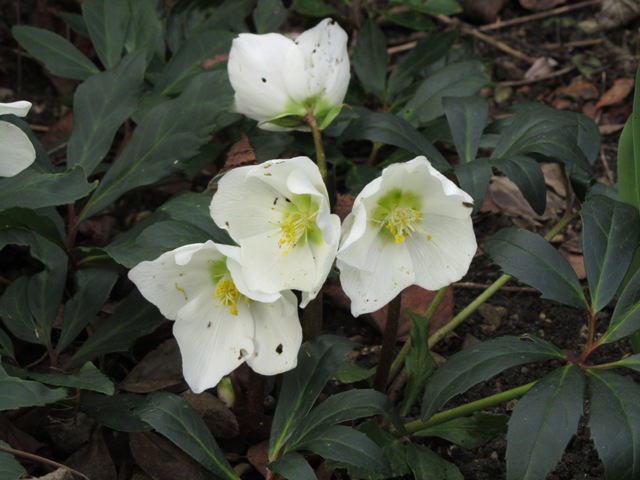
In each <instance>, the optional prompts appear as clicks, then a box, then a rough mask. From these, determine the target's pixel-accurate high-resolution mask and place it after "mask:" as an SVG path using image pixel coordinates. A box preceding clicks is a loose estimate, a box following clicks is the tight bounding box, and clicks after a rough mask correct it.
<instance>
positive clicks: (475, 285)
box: [453, 282, 539, 293]
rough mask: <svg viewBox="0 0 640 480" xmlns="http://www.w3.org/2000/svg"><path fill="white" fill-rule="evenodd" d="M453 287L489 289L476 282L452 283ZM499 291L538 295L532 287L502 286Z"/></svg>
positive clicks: (485, 285)
mask: <svg viewBox="0 0 640 480" xmlns="http://www.w3.org/2000/svg"><path fill="white" fill-rule="evenodd" d="M453 286H454V287H455V288H466V289H468V290H485V289H486V288H487V287H489V285H487V284H484V283H477V282H458V283H454V284H453ZM500 290H502V291H503V292H516V293H519V292H522V293H525V292H526V293H538V292H539V290H536V289H535V288H533V287H516V286H509V285H507V286H504V287H502V288H501V289H500Z"/></svg>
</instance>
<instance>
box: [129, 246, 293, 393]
mask: <svg viewBox="0 0 640 480" xmlns="http://www.w3.org/2000/svg"><path fill="white" fill-rule="evenodd" d="M238 261H239V249H238V247H234V246H230V245H218V244H215V243H213V242H212V241H207V242H206V243H197V244H192V245H185V246H183V247H180V248H177V249H175V250H172V251H170V252H167V253H164V254H162V255H161V256H160V257H158V258H157V259H156V260H154V261H152V262H142V263H140V264H138V265H136V266H135V267H134V268H133V269H132V270H131V271H130V272H129V278H130V279H131V280H132V281H133V282H134V283H135V284H136V286H137V287H138V289H139V290H140V292H141V293H142V295H143V296H144V297H145V298H146V299H147V300H149V301H150V302H151V303H153V304H154V305H156V306H157V307H158V308H159V309H160V312H161V313H162V314H163V315H164V316H165V317H166V318H168V319H169V320H175V324H174V325H173V334H174V336H175V337H176V339H177V341H178V346H179V347H180V352H181V354H182V370H183V373H184V378H185V380H186V381H187V383H188V384H189V387H191V390H193V391H194V392H196V393H200V392H202V391H203V390H206V389H207V388H211V387H214V386H216V385H217V384H218V382H219V381H220V380H221V379H222V377H223V376H225V375H227V374H228V373H229V372H231V371H232V370H234V369H235V368H236V367H238V366H239V365H240V364H242V362H247V364H248V365H249V366H250V367H251V368H252V369H253V370H254V371H255V372H257V373H260V374H263V375H275V374H277V373H281V372H285V371H287V370H290V369H292V368H294V367H295V366H296V364H297V355H298V350H299V348H300V344H301V342H302V328H301V327H300V322H299V320H298V309H297V299H296V297H295V295H294V294H293V293H292V292H282V294H276V295H274V294H265V293H264V292H259V291H251V290H249V289H247V287H246V284H245V282H244V281H243V279H242V276H241V275H240V276H238V275H234V274H233V273H231V272H230V266H231V265H234V266H235V267H237V268H235V270H236V271H241V266H240V265H237V262H238Z"/></svg>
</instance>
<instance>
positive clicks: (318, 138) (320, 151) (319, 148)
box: [304, 112, 327, 183]
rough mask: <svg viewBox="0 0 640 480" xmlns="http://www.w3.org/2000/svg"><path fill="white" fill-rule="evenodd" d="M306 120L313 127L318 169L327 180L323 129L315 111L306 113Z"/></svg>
mask: <svg viewBox="0 0 640 480" xmlns="http://www.w3.org/2000/svg"><path fill="white" fill-rule="evenodd" d="M304 121H305V122H306V124H307V125H309V128H310V129H311V135H312V136H313V145H314V147H315V149H316V163H317V164H318V170H320V175H322V180H324V182H325V183H326V182H327V156H326V155H325V153H324V145H323V144H322V130H320V126H319V125H318V121H317V120H316V117H315V116H314V115H313V112H309V113H307V114H306V115H305V117H304Z"/></svg>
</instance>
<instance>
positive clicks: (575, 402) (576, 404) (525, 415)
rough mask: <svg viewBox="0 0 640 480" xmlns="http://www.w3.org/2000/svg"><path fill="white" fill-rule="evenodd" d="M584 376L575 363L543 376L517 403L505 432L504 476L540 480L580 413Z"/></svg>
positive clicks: (556, 458)
mask: <svg viewBox="0 0 640 480" xmlns="http://www.w3.org/2000/svg"><path fill="white" fill-rule="evenodd" d="M584 386H585V377H584V374H583V373H582V372H581V371H580V369H579V367H577V366H576V365H567V366H565V367H561V368H558V369H556V370H554V371H553V372H552V373H550V374H548V375H546V376H544V377H543V378H542V379H541V380H540V381H538V383H536V384H535V385H534V386H533V388H532V389H531V390H529V391H528V392H527V393H526V394H525V395H524V396H523V397H522V398H521V399H520V400H519V401H518V403H516V406H515V408H514V409H513V413H512V414H511V420H509V430H508V432H507V479H508V480H539V479H541V478H546V477H547V474H548V473H549V472H550V471H551V470H552V469H553V467H555V465H556V464H557V463H558V462H559V461H560V458H561V457H562V454H563V452H564V449H565V448H566V446H567V444H568V443H569V440H571V437H573V435H575V433H576V432H577V431H578V422H579V420H580V417H581V416H582V403H583V395H584Z"/></svg>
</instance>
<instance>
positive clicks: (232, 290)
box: [213, 279, 240, 315]
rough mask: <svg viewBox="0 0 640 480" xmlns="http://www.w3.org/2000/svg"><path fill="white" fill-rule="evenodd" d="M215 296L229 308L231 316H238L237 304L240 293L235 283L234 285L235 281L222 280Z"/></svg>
mask: <svg viewBox="0 0 640 480" xmlns="http://www.w3.org/2000/svg"><path fill="white" fill-rule="evenodd" d="M213 296H214V298H215V299H216V300H218V301H220V303H222V304H223V305H224V306H225V307H229V313H231V315H238V307H237V306H236V303H237V302H238V299H239V298H240V292H239V291H238V289H237V288H236V285H235V283H233V280H229V279H224V280H220V281H219V282H218V284H217V285H216V291H215V292H214V294H213Z"/></svg>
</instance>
